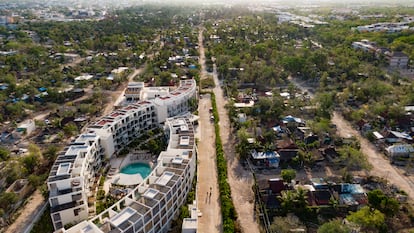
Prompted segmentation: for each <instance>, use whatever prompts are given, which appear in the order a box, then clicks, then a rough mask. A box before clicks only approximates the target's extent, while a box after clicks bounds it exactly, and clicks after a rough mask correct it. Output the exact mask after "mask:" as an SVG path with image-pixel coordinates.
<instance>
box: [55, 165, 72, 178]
mask: <svg viewBox="0 0 414 233" xmlns="http://www.w3.org/2000/svg"><path fill="white" fill-rule="evenodd" d="M70 167H71V163H61V164H59V168H58V170H57V172H56V175H57V176H59V175H67V174H69V171H70Z"/></svg>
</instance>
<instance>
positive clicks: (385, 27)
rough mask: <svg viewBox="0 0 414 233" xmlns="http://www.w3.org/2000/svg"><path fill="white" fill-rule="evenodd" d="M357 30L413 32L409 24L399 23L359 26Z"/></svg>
mask: <svg viewBox="0 0 414 233" xmlns="http://www.w3.org/2000/svg"><path fill="white" fill-rule="evenodd" d="M356 30H357V31H359V32H388V33H393V32H401V31H403V30H413V28H412V27H410V26H409V22H399V23H375V24H370V25H364V26H358V27H356Z"/></svg>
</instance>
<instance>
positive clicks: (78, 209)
mask: <svg viewBox="0 0 414 233" xmlns="http://www.w3.org/2000/svg"><path fill="white" fill-rule="evenodd" d="M79 212H81V208H77V209H74V210H73V214H74V215H75V216H78V215H79Z"/></svg>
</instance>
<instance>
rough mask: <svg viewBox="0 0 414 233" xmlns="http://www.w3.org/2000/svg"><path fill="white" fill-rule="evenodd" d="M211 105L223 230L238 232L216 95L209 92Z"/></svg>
mask: <svg viewBox="0 0 414 233" xmlns="http://www.w3.org/2000/svg"><path fill="white" fill-rule="evenodd" d="M211 102H212V106H213V116H214V128H215V133H216V160H217V173H218V174H217V175H218V183H219V189H220V203H221V216H222V220H223V232H225V233H227V232H228V233H230V232H238V229H237V227H236V222H237V213H236V210H235V208H234V205H233V201H232V200H231V189H230V185H229V183H228V182H227V162H226V159H225V158H224V151H223V144H222V142H221V137H220V127H219V124H218V123H219V115H218V111H217V105H216V96H215V95H214V93H211Z"/></svg>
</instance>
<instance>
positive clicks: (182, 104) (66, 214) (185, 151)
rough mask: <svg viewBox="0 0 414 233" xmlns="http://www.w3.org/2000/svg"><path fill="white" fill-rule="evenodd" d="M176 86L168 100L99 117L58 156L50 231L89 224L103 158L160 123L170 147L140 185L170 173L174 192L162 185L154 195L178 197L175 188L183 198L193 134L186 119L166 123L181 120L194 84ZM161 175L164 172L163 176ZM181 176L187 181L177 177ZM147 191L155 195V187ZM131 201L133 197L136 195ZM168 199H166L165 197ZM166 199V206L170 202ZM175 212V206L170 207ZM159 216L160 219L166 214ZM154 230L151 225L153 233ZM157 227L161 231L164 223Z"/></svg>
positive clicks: (52, 179) (52, 186) (193, 93)
mask: <svg viewBox="0 0 414 233" xmlns="http://www.w3.org/2000/svg"><path fill="white" fill-rule="evenodd" d="M180 84H181V85H180V87H178V88H177V89H176V90H174V91H172V92H171V93H168V95H165V96H160V97H157V98H155V99H153V100H148V101H139V102H135V103H132V104H130V105H128V106H125V107H123V108H120V109H117V110H115V111H113V112H112V113H110V114H109V115H107V116H105V117H102V118H101V119H100V120H98V121H96V122H94V123H93V124H92V125H90V126H89V127H88V128H87V132H85V133H83V134H81V135H79V136H78V137H77V138H76V139H75V140H74V141H73V142H72V143H71V144H70V145H68V146H67V147H66V148H65V149H64V150H63V151H62V152H61V153H60V154H59V155H58V157H57V159H56V161H55V163H54V165H53V167H52V170H51V172H50V175H49V178H48V188H49V204H50V206H51V218H52V222H53V226H54V228H55V229H61V228H63V227H64V226H65V225H66V224H74V223H77V222H80V221H82V220H86V219H87V218H88V215H89V209H88V197H89V196H92V195H93V193H94V190H92V185H93V184H94V183H95V179H96V177H98V171H99V168H100V167H101V161H102V160H103V159H104V157H106V158H109V157H111V156H112V155H113V154H115V153H116V152H118V151H119V150H121V149H122V148H124V147H125V146H127V145H128V144H129V143H130V142H131V141H132V140H134V139H135V138H137V137H139V136H140V135H142V134H143V133H145V132H146V131H147V130H151V129H154V128H156V127H159V126H160V124H161V123H164V122H165V123H166V125H167V127H169V129H170V133H169V135H170V142H169V143H170V144H169V147H168V149H167V151H165V152H162V153H161V154H160V156H159V161H158V166H157V167H156V168H155V169H154V170H153V172H152V173H151V174H152V175H150V177H148V178H147V179H146V181H145V183H146V184H147V185H148V184H149V183H151V182H153V181H154V179H156V178H157V177H161V176H162V177H163V179H164V180H165V179H167V178H168V177H169V176H170V175H171V174H172V173H171V172H167V171H169V170H172V171H173V173H174V172H175V173H174V174H172V175H171V177H170V178H171V179H172V180H174V181H175V182H176V183H178V185H176V184H175V183H174V184H173V186H168V185H167V184H171V182H169V181H170V180H168V182H167V184H165V185H164V186H163V187H164V188H162V189H161V190H160V191H159V192H160V193H164V194H167V193H170V192H169V191H168V192H167V193H165V189H166V188H173V189H174V190H173V191H174V192H176V191H177V188H183V189H180V192H179V194H180V195H181V196H186V194H187V193H188V190H189V188H188V186H187V183H188V182H189V183H188V184H189V185H190V186H191V180H192V176H193V174H194V167H195V166H192V167H191V169H192V170H193V171H192V172H190V173H188V172H189V169H190V167H189V166H187V165H188V164H190V163H193V162H194V161H193V160H194V159H192V158H194V157H195V143H194V135H193V128H192V125H191V124H189V123H188V119H187V118H186V117H183V118H182V119H181V120H177V119H167V118H170V117H175V116H180V115H183V114H185V113H187V112H188V111H189V110H190V107H191V106H190V104H189V102H190V101H191V99H192V98H195V97H196V83H195V81H194V80H183V81H181V83H180ZM186 119H187V120H186ZM177 127H178V128H177ZM187 144H188V145H187ZM193 155H194V156H193ZM169 158H174V162H173V161H169ZM181 160H182V161H181ZM169 164H170V165H171V166H170V165H169ZM184 165H185V166H184ZM181 168H183V169H184V170H183V171H182V172H178V171H177V169H178V170H179V169H181ZM164 171H166V172H165V176H164ZM184 173H185V174H184ZM177 174H178V175H177ZM183 174H184V175H186V176H185V177H181V175H183ZM188 174H189V175H191V179H190V181H188V182H187V180H186V181H185V184H184V181H183V180H182V178H185V179H187V178H190V176H189V177H187V175H188ZM174 177H175V178H174ZM173 178H174V179H173ZM178 178H180V179H178ZM143 185H144V186H145V184H142V185H141V186H138V187H137V189H138V190H142V186H143ZM139 187H141V188H139ZM157 187H158V186H157ZM151 190H157V189H156V187H154V188H153V189H151ZM153 192H155V191H149V193H148V195H149V194H150V193H153ZM170 195H172V194H170ZM155 196H157V195H155ZM155 196H154V197H155ZM173 196H174V197H175V196H177V200H176V202H174V203H176V204H177V205H178V204H179V203H181V204H182V201H183V200H184V199H183V198H181V196H178V195H173ZM134 197H137V196H136V193H135V194H134ZM157 197H158V196H157ZM169 198H171V197H170V196H169ZM169 198H168V200H170V199H169ZM164 204H165V203H164ZM181 204H179V205H178V207H179V206H180V205H181ZM118 205H119V204H118ZM170 207H171V206H170ZM174 207H176V206H175V205H174ZM131 208H132V207H131ZM176 210H177V208H175V210H172V209H169V211H168V213H170V212H173V213H175V212H176ZM125 211H127V210H125ZM129 212H130V211H129ZM105 213H110V215H111V216H112V215H113V212H112V210H108V211H105ZM161 214H162V215H165V213H161ZM100 216H101V215H100ZM154 216H155V215H154ZM160 216H161V215H160ZM172 217H173V215H171V216H168V218H167V220H168V221H166V222H168V223H169V220H170V218H172ZM100 218H101V219H103V218H102V217H100ZM158 220H160V219H158ZM153 223H156V222H155V221H154V222H153ZM156 225H157V224H152V226H153V227H155V226H156ZM158 225H160V224H158ZM160 226H162V227H164V222H163V224H161V225H160ZM134 229H135V228H134ZM154 229H155V228H154ZM70 232H82V231H70ZM83 232H85V231H83ZM92 232H95V231H92ZM96 232H109V231H96ZM114 232H117V231H114ZM120 232H122V231H120ZM128 232H129V231H128ZM135 232H138V231H135ZM143 232H144V231H143ZM145 232H150V231H145ZM154 232H158V231H154Z"/></svg>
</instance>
